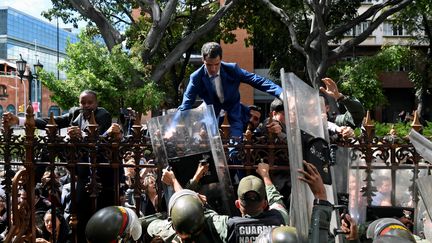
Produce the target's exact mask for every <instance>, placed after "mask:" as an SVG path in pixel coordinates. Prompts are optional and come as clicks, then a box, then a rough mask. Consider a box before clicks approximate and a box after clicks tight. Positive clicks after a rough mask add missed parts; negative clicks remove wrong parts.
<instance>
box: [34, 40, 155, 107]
mask: <svg viewBox="0 0 432 243" xmlns="http://www.w3.org/2000/svg"><path fill="white" fill-rule="evenodd" d="M79 38H80V41H79V42H77V43H74V44H70V43H69V44H68V46H67V48H66V52H67V55H68V57H69V58H68V59H67V60H65V61H64V62H62V63H60V64H59V68H60V70H64V71H65V72H66V75H67V80H65V81H60V80H56V79H55V78H54V75H53V74H47V73H44V74H43V77H42V78H41V79H42V80H43V83H44V85H46V86H47V87H48V89H50V90H51V91H52V92H53V96H52V99H53V100H54V101H55V102H57V103H58V104H59V105H60V106H61V107H62V108H64V109H68V108H70V107H72V106H75V105H78V97H79V94H80V92H81V91H83V90H85V89H91V90H94V91H95V92H97V93H98V99H99V105H100V106H102V107H104V108H106V109H107V110H108V111H110V112H111V113H112V114H114V115H115V114H118V112H119V109H120V108H121V107H129V106H130V107H133V108H134V109H135V110H137V111H141V112H145V111H148V110H150V109H152V108H155V107H156V106H158V105H159V104H160V103H161V100H162V99H163V93H161V92H160V91H159V89H158V88H157V86H156V85H155V84H154V83H153V82H152V81H150V80H148V79H146V77H148V76H149V71H148V70H147V69H146V68H145V67H144V66H143V65H142V62H141V61H140V59H139V58H137V57H134V56H131V55H129V54H128V53H126V52H124V51H123V50H122V49H121V47H120V46H117V47H115V48H113V50H112V51H111V52H109V51H108V49H107V48H106V47H105V46H104V45H103V44H101V43H99V42H96V41H93V40H92V38H91V37H90V36H88V35H86V34H84V33H81V34H80V36H79ZM136 74H139V75H136ZM141 81H142V82H143V83H144V85H140V86H139V87H137V88H134V84H135V83H137V82H141Z"/></svg>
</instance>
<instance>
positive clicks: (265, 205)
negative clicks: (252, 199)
mask: <svg viewBox="0 0 432 243" xmlns="http://www.w3.org/2000/svg"><path fill="white" fill-rule="evenodd" d="M262 206H263V209H264V211H266V210H268V209H269V204H268V201H267V200H264V202H263V205H262Z"/></svg>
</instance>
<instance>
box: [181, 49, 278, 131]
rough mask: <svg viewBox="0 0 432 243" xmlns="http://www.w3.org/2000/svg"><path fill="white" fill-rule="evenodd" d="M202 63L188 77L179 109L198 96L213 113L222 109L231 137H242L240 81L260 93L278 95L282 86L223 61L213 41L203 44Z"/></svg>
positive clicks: (190, 106) (185, 107)
mask: <svg viewBox="0 0 432 243" xmlns="http://www.w3.org/2000/svg"><path fill="white" fill-rule="evenodd" d="M201 54H202V60H203V62H204V65H202V66H201V67H200V68H199V69H198V70H196V71H195V72H194V73H192V75H191V76H190V81H189V84H188V86H187V88H186V91H185V93H184V95H183V102H182V104H181V105H180V107H179V110H182V111H183V110H188V109H191V108H192V105H193V104H194V102H195V99H196V96H197V95H199V96H200V97H201V99H203V100H204V102H205V103H206V104H207V105H213V107H214V110H215V114H216V116H218V115H219V113H220V111H221V109H223V110H225V112H226V114H227V115H228V121H229V123H230V133H231V137H238V138H240V137H242V136H243V130H244V126H245V125H246V124H244V122H243V121H245V120H249V117H248V118H247V119H245V118H244V117H242V116H243V115H242V114H248V115H249V112H244V111H243V112H242V107H241V104H240V92H239V86H240V83H246V84H249V85H251V86H252V87H254V88H256V89H259V90H261V91H263V92H266V93H268V94H271V95H273V96H276V97H280V96H281V94H282V88H281V87H280V86H279V85H277V84H275V83H273V81H271V80H269V79H266V78H263V77H260V76H258V75H256V74H254V73H249V72H248V71H246V70H244V69H241V68H240V67H239V66H238V65H237V64H236V63H227V62H223V61H222V48H221V46H220V45H219V44H218V43H216V42H208V43H205V44H204V45H203V46H202V48H201Z"/></svg>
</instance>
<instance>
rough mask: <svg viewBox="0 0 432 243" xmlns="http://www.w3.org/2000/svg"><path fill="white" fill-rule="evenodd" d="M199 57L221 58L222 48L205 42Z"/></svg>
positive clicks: (216, 44)
mask: <svg viewBox="0 0 432 243" xmlns="http://www.w3.org/2000/svg"><path fill="white" fill-rule="evenodd" d="M201 55H202V57H203V58H204V59H206V58H207V57H208V58H216V57H218V56H219V57H220V58H222V47H221V46H220V45H219V43H216V42H207V43H205V44H204V45H203V46H202V48H201Z"/></svg>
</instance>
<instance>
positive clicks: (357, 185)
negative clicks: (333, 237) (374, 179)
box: [346, 150, 367, 224]
mask: <svg viewBox="0 0 432 243" xmlns="http://www.w3.org/2000/svg"><path fill="white" fill-rule="evenodd" d="M348 163H349V168H348V180H347V182H346V183H347V190H348V191H347V193H348V211H349V214H350V215H351V218H353V219H354V221H356V223H357V224H361V223H364V222H365V221H366V207H367V200H366V197H363V192H362V188H363V187H364V186H365V185H364V179H365V170H364V169H360V167H361V166H364V165H365V164H366V163H364V159H363V158H362V153H361V152H360V151H356V150H350V158H349V160H348Z"/></svg>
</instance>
